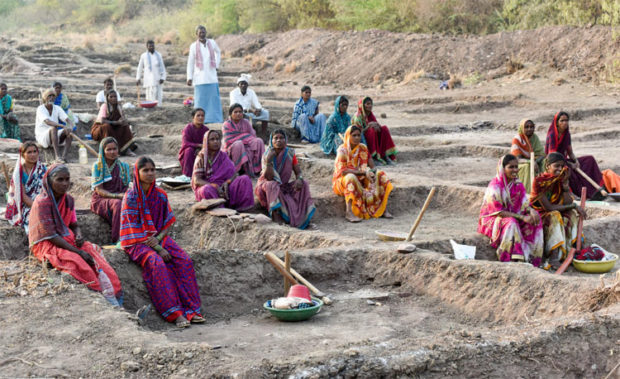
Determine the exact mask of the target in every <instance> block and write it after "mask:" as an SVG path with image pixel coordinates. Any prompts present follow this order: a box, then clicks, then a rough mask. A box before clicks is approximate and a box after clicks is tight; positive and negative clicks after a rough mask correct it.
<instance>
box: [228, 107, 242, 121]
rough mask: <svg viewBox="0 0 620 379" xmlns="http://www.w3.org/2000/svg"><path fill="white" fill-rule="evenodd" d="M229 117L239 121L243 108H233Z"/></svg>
mask: <svg viewBox="0 0 620 379" xmlns="http://www.w3.org/2000/svg"><path fill="white" fill-rule="evenodd" d="M230 118H232V120H233V121H234V122H239V121H241V119H242V118H243V109H241V108H240V107H237V108H235V109H233V111H232V114H231V115H230Z"/></svg>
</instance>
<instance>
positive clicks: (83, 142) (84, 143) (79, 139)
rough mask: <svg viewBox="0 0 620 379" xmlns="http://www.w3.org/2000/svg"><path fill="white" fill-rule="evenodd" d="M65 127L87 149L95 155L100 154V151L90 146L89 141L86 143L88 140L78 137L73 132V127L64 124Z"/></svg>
mask: <svg viewBox="0 0 620 379" xmlns="http://www.w3.org/2000/svg"><path fill="white" fill-rule="evenodd" d="M63 128H64V129H65V130H68V131H69V134H71V137H73V138H74V139H75V140H76V141H78V142H79V143H81V144H82V146H84V147H85V148H86V150H88V151H89V152H90V153H91V154H92V155H94V156H95V157H98V156H99V153H98V152H97V150H95V149H93V148H92V147H90V145H89V144H88V143H86V141H84V140H83V139H81V138H80V137H78V136H77V135H76V134H75V133H73V131H72V130H71V129H68V128H67V127H66V126H63Z"/></svg>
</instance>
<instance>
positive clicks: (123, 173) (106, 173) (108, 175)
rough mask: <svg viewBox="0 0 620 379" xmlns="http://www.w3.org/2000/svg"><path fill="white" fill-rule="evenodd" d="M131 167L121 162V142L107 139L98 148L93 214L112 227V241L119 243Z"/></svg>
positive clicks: (94, 179) (93, 185)
mask: <svg viewBox="0 0 620 379" xmlns="http://www.w3.org/2000/svg"><path fill="white" fill-rule="evenodd" d="M131 172H132V170H131V166H130V165H128V164H127V163H125V162H121V160H120V159H118V142H116V140H115V139H114V137H106V138H104V139H103V140H102V141H101V143H100V144H99V156H98V157H97V162H95V163H94V164H93V173H92V183H91V188H92V190H93V194H92V197H91V199H90V210H91V211H93V213H95V214H97V215H99V216H101V217H102V218H103V219H104V220H106V221H107V223H108V224H110V226H111V229H112V230H111V232H112V241H113V242H114V243H116V241H118V237H119V231H120V228H121V205H122V202H123V195H124V194H125V192H127V188H128V187H129V183H130V182H131Z"/></svg>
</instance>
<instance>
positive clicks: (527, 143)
mask: <svg viewBox="0 0 620 379" xmlns="http://www.w3.org/2000/svg"><path fill="white" fill-rule="evenodd" d="M535 131H536V126H535V125H534V122H532V120H528V119H523V120H521V122H520V123H519V130H518V131H517V135H516V136H514V137H513V139H512V147H511V148H510V150H511V151H510V153H511V154H512V155H514V156H515V157H517V159H519V180H520V181H521V183H523V186H524V187H525V190H526V191H527V192H526V193H530V192H531V191H532V180H533V179H534V178H530V176H531V175H530V153H531V152H534V160H535V161H536V166H535V167H534V172H535V173H538V172H540V171H542V169H543V167H542V164H543V161H544V160H545V148H544V147H543V145H542V143H541V142H540V139H538V136H537V135H536V133H535Z"/></svg>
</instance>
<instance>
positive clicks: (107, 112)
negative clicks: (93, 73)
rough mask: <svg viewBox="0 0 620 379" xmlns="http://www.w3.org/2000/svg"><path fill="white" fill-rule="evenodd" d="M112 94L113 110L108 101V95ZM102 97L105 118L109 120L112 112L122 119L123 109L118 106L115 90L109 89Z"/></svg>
mask: <svg viewBox="0 0 620 379" xmlns="http://www.w3.org/2000/svg"><path fill="white" fill-rule="evenodd" d="M112 92H114V93H115V94H116V105H114V109H113V108H112V107H113V106H112V105H111V104H110V102H109V101H108V95H110V94H111V93H112ZM104 95H105V106H106V118H108V119H109V118H110V115H111V114H112V111H113V110H114V111H116V112H118V114H119V115H120V117H123V107H121V106H119V105H118V92H116V90H115V89H111V90H109V91H107V92H105V93H104ZM100 122H101V121H100ZM119 148H120V147H119Z"/></svg>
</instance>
